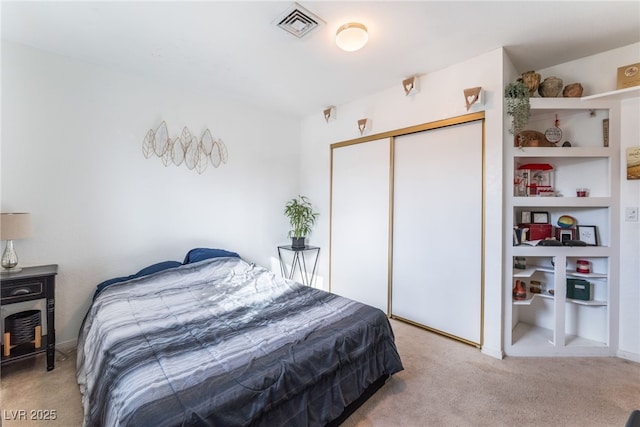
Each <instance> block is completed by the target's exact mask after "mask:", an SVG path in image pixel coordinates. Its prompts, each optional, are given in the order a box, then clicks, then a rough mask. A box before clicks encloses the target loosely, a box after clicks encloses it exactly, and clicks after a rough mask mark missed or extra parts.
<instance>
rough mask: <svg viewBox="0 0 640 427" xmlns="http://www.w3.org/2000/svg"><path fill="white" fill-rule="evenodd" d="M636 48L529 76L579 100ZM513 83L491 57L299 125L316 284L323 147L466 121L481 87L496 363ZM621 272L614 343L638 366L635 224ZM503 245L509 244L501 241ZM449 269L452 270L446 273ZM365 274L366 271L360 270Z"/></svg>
mask: <svg viewBox="0 0 640 427" xmlns="http://www.w3.org/2000/svg"><path fill="white" fill-rule="evenodd" d="M638 52H640V45H639V44H634V45H630V46H627V47H624V48H620V49H615V50H612V51H609V52H604V53H602V54H599V55H595V56H593V57H588V58H584V59H581V60H578V61H572V62H570V63H566V64H560V65H558V66H557V67H551V68H548V69H545V70H536V71H537V72H539V73H541V74H542V75H543V77H548V76H550V75H557V76H558V77H562V78H563V79H564V80H565V84H568V83H572V82H581V83H582V84H583V86H584V88H585V92H584V95H585V96H586V95H590V94H594V93H601V92H608V91H611V90H614V89H615V85H616V70H617V67H618V66H622V65H627V64H631V63H634V62H638ZM517 76H518V72H517V70H515V68H514V67H513V65H512V64H511V61H510V59H509V58H508V56H507V55H506V54H505V53H504V51H503V49H496V50H495V51H492V52H489V53H487V54H485V55H481V56H479V57H477V58H472V59H470V60H468V61H465V62H462V63H460V64H456V65H454V66H452V67H449V68H446V69H444V70H441V71H438V72H435V73H431V74H429V75H425V76H421V78H420V89H421V90H420V93H418V94H417V95H415V96H411V97H406V96H405V95H404V92H403V90H402V88H401V84H400V82H401V81H402V79H403V78H405V77H407V76H398V81H397V82H396V83H395V84H394V85H393V86H392V87H390V88H389V89H387V90H383V91H380V92H378V93H375V94H372V95H370V96H368V97H366V98H362V99H358V100H355V101H353V102H350V103H348V104H346V105H338V106H337V120H336V121H330V122H329V123H326V122H325V120H324V117H323V115H322V111H318V113H317V114H316V115H313V116H309V117H307V118H305V120H304V121H303V123H302V152H301V158H302V169H301V186H302V190H301V191H302V193H303V194H306V195H307V196H309V197H310V198H311V200H312V201H314V203H315V204H316V205H317V206H318V208H319V211H320V213H321V216H320V221H319V224H318V226H317V227H316V229H315V231H314V234H313V236H312V239H313V243H314V244H316V245H319V246H322V248H323V250H324V252H323V253H322V254H321V260H320V266H319V271H320V276H321V277H320V280H319V283H324V286H325V287H327V286H328V284H327V283H326V281H327V278H328V269H329V257H328V249H329V190H330V188H329V177H330V170H329V155H330V149H329V146H330V144H332V143H334V142H339V141H344V140H350V139H355V138H357V137H359V136H360V135H359V133H358V130H357V125H356V122H357V120H358V119H360V118H364V117H367V118H369V119H371V120H372V123H373V127H372V129H371V131H370V132H369V134H376V133H381V132H384V131H388V130H393V129H400V128H403V127H408V126H413V125H417V124H421V123H426V122H430V121H434V120H439V119H443V118H447V117H452V116H457V115H461V114H465V113H466V110H465V106H464V98H463V96H462V91H463V89H464V88H469V87H474V86H482V87H483V89H484V90H485V95H486V96H485V104H486V105H485V107H481V109H484V110H485V111H486V133H485V139H486V153H485V156H486V170H487V175H486V189H485V196H486V224H485V227H486V228H485V278H484V282H485V294H484V307H483V308H484V346H483V352H485V353H487V354H490V355H492V356H495V357H501V355H502V348H503V346H502V335H503V327H504V325H503V324H502V317H503V311H504V307H503V299H502V287H503V277H502V272H501V268H502V267H501V266H502V262H503V260H502V252H503V242H502V239H503V223H502V221H503V200H502V181H503V176H502V171H503V155H502V147H503V145H502V144H503V143H502V140H503V132H504V130H505V129H506V126H507V125H508V123H506V124H505V123H503V103H502V96H503V87H504V84H505V82H507V81H512V80H514V79H515V78H516V77H517ZM477 110H478V108H477V107H475V108H474V109H472V110H471V111H477ZM622 115H623V118H622V119H623V129H622V133H621V135H622V144H621V145H622V147H621V148H622V152H621V156H622V155H623V154H622V153H623V152H624V149H625V148H626V147H629V146H637V145H638V141H639V140H640V138H639V137H638V135H639V133H640V131H639V130H638V127H639V126H640V125H639V124H638V123H639V120H638V115H639V114H638V102H637V100H632V101H624V102H623V103H622ZM639 186H640V181H627V180H626V178H625V177H624V176H621V201H620V203H621V212H622V213H624V207H625V206H638V204H639V203H640V200H639V199H640V191H639ZM620 231H621V239H620V241H621V251H620V252H621V254H622V256H621V263H620V264H621V272H620V279H621V280H620V282H621V283H620V337H619V352H618V354H619V355H620V356H622V357H625V358H628V359H632V360H640V330H639V329H638V324H640V314H639V313H640V278H639V276H640V275H639V272H638V270H639V268H640V267H639V261H640V250H639V246H640V234H639V230H638V223H625V222H622V223H621V227H620ZM507 240H508V241H509V240H510V237H508V239H507ZM453 267H455V266H452V268H453ZM363 268H366V266H363Z"/></svg>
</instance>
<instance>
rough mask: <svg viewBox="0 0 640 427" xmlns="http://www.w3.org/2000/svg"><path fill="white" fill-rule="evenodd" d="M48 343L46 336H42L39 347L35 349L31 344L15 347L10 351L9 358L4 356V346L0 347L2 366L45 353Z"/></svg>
mask: <svg viewBox="0 0 640 427" xmlns="http://www.w3.org/2000/svg"><path fill="white" fill-rule="evenodd" d="M48 343H49V341H48V339H47V335H42V337H41V341H40V347H39V348H36V347H35V344H33V343H25V344H20V345H17V346H15V347H14V348H12V349H11V354H10V355H9V356H5V355H4V345H3V346H2V347H0V348H1V349H2V353H1V354H2V357H1V360H2V364H3V365H4V364H5V363H9V362H17V361H18V360H23V359H28V358H30V357H33V356H34V355H36V354H41V353H46V352H47V345H48Z"/></svg>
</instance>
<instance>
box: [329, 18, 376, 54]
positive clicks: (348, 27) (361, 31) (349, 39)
mask: <svg viewBox="0 0 640 427" xmlns="http://www.w3.org/2000/svg"><path fill="white" fill-rule="evenodd" d="M368 40H369V34H368V33H367V27H365V26H364V25H362V24H359V23H357V22H349V23H348V24H344V25H343V26H341V27H340V28H338V31H336V44H337V45H338V47H339V48H340V49H342V50H344V51H347V52H355V51H356V50H358V49H362V48H363V47H364V45H365V44H367V41H368Z"/></svg>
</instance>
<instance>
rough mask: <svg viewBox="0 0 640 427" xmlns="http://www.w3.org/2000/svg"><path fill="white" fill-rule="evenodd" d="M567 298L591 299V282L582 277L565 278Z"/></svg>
mask: <svg viewBox="0 0 640 427" xmlns="http://www.w3.org/2000/svg"><path fill="white" fill-rule="evenodd" d="M567 298H572V299H579V300H583V301H590V300H591V283H589V282H587V281H586V280H583V279H567Z"/></svg>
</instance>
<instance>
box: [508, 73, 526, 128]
mask: <svg viewBox="0 0 640 427" xmlns="http://www.w3.org/2000/svg"><path fill="white" fill-rule="evenodd" d="M504 98H505V100H506V101H507V114H508V115H510V116H511V117H512V121H511V129H509V131H510V132H511V133H512V134H514V135H518V134H519V133H520V132H521V131H523V130H524V127H525V125H526V124H527V123H528V122H529V115H530V114H531V113H530V109H531V105H530V103H529V88H528V87H527V85H525V84H524V83H523V81H522V80H520V79H519V80H517V81H515V82H513V83H509V84H508V85H507V87H506V88H505V89H504Z"/></svg>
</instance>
